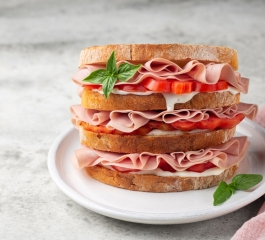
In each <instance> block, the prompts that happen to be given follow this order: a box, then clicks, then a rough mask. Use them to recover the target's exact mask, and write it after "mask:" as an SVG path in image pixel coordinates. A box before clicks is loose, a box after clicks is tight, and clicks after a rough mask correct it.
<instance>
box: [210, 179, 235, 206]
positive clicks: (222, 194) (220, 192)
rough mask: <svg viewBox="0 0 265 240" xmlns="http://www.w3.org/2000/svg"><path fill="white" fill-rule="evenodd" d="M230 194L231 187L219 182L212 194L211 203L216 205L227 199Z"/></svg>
mask: <svg viewBox="0 0 265 240" xmlns="http://www.w3.org/2000/svg"><path fill="white" fill-rule="evenodd" d="M232 194H233V191H232V190H231V187H229V186H228V185H227V183H226V182H220V183H219V185H218V187H217V189H216V190H215V192H214V194H213V198H214V202H213V205H214V206H217V205H219V204H221V203H223V202H225V201H226V200H227V199H229V198H230V197H231V196H232Z"/></svg>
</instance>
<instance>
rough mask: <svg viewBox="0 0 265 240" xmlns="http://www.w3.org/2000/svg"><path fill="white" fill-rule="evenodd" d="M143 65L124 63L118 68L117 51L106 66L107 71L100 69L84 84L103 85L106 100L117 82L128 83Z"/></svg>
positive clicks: (86, 79) (88, 77)
mask: <svg viewBox="0 0 265 240" xmlns="http://www.w3.org/2000/svg"><path fill="white" fill-rule="evenodd" d="M141 66H142V65H141V64H138V65H133V64H130V63H122V64H121V65H120V66H119V67H118V68H117V64H116V59H115V51H113V52H112V54H111V55H110V58H109V59H108V61H107V64H106V70H105V69H98V70H95V71H93V72H91V73H90V75H89V76H87V77H86V78H85V79H83V81H84V82H90V83H95V84H102V90H103V93H104V96H105V98H108V97H109V95H110V93H111V91H112V89H113V88H114V85H115V83H116V81H117V80H119V81H122V82H126V81H128V80H129V79H130V78H132V77H133V75H134V74H135V73H136V72H137V70H138V69H139V68H140V67H141Z"/></svg>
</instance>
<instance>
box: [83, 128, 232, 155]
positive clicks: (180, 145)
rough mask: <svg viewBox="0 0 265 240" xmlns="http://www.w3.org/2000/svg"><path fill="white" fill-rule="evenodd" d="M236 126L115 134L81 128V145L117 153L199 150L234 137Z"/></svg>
mask: <svg viewBox="0 0 265 240" xmlns="http://www.w3.org/2000/svg"><path fill="white" fill-rule="evenodd" d="M235 131H236V128H235V127H234V128H232V129H219V130H214V131H211V130H209V131H199V132H193V133H183V134H176V135H116V134H108V133H94V132H91V131H88V130H85V129H84V128H83V127H82V125H80V127H79V134H80V141H81V144H83V145H85V146H88V147H90V148H93V149H96V150H101V151H107V152H118V153H141V152H151V153H171V152H179V151H181V152H186V151H196V150H200V149H203V148H209V147H213V146H217V145H219V144H221V143H224V142H227V141H228V140H229V139H230V138H232V137H233V135H234V133H235Z"/></svg>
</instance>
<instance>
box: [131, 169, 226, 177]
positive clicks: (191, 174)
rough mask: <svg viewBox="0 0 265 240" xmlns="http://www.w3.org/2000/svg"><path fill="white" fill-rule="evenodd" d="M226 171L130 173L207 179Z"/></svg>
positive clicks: (150, 171) (159, 170)
mask: <svg viewBox="0 0 265 240" xmlns="http://www.w3.org/2000/svg"><path fill="white" fill-rule="evenodd" d="M224 171H225V169H221V168H217V167H215V168H210V169H207V170H205V171H204V172H201V173H197V172H191V171H182V172H173V173H172V172H168V171H163V170H161V169H160V168H158V169H155V170H149V171H144V170H142V171H137V172H130V173H131V174H152V175H156V176H161V177H175V176H178V177H207V176H212V175H219V174H221V173H222V172H224Z"/></svg>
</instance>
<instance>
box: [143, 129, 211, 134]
mask: <svg viewBox="0 0 265 240" xmlns="http://www.w3.org/2000/svg"><path fill="white" fill-rule="evenodd" d="M207 131H209V130H207V129H194V130H191V131H189V132H188V133H196V132H207ZM183 133H184V132H183V131H180V130H174V131H163V130H159V129H153V130H152V131H151V132H149V133H147V134H146V135H149V136H158V135H178V134H183Z"/></svg>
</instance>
